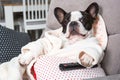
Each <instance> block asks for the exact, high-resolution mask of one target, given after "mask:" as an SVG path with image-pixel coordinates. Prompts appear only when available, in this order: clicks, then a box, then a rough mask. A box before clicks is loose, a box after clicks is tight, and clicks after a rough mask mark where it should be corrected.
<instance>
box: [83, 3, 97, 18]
mask: <svg viewBox="0 0 120 80" xmlns="http://www.w3.org/2000/svg"><path fill="white" fill-rule="evenodd" d="M85 11H86V12H87V13H89V14H90V15H91V16H92V17H93V18H95V17H96V16H97V14H98V11H99V5H98V4H97V3H96V2H93V3H91V4H90V5H89V6H88V8H87V9H86V10H85Z"/></svg>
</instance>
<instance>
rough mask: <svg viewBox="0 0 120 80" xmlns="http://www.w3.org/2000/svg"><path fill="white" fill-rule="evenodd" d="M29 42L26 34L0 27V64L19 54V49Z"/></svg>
mask: <svg viewBox="0 0 120 80" xmlns="http://www.w3.org/2000/svg"><path fill="white" fill-rule="evenodd" d="M29 41H30V38H29V36H28V35H27V34H26V33H20V32H16V31H14V30H11V29H8V28H5V27H2V26H1V25H0V63H2V62H6V61H9V60H10V59H11V58H13V57H15V56H17V55H18V54H20V53H21V47H22V46H24V45H25V44H27V43H28V42H29Z"/></svg>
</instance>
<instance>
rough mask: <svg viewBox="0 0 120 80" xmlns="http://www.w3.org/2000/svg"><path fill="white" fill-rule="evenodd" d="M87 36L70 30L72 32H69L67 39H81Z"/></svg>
mask: <svg viewBox="0 0 120 80" xmlns="http://www.w3.org/2000/svg"><path fill="white" fill-rule="evenodd" d="M86 36H87V33H86V34H82V33H80V32H78V31H76V30H72V31H69V36H68V38H73V37H81V38H85V37H86Z"/></svg>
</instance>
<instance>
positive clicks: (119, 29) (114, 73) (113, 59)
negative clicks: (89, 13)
mask: <svg viewBox="0 0 120 80" xmlns="http://www.w3.org/2000/svg"><path fill="white" fill-rule="evenodd" d="M92 2H97V3H98V4H99V6H100V11H99V12H100V14H101V15H102V16H103V18H104V20H105V23H106V28H107V32H108V45H107V48H106V50H105V56H104V59H103V61H102V63H101V65H102V68H103V69H104V71H105V73H106V75H107V77H104V78H95V79H90V80H120V61H119V59H120V8H119V5H120V0H51V5H50V7H49V14H48V19H47V27H48V29H57V28H59V27H61V25H60V24H59V23H58V22H57V20H56V18H55V16H54V8H55V7H61V8H63V9H64V10H66V11H67V12H70V11H73V10H85V9H86V8H87V7H88V5H89V4H91V3H92ZM46 30H47V29H46Z"/></svg>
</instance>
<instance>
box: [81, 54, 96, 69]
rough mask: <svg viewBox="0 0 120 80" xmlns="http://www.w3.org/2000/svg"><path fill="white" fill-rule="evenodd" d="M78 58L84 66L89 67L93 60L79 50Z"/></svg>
mask: <svg viewBox="0 0 120 80" xmlns="http://www.w3.org/2000/svg"><path fill="white" fill-rule="evenodd" d="M79 58H80V61H81V64H82V65H83V66H85V67H90V66H91V65H92V62H93V61H94V59H93V58H92V57H91V56H89V55H88V54H86V53H85V52H81V53H80V56H79Z"/></svg>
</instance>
